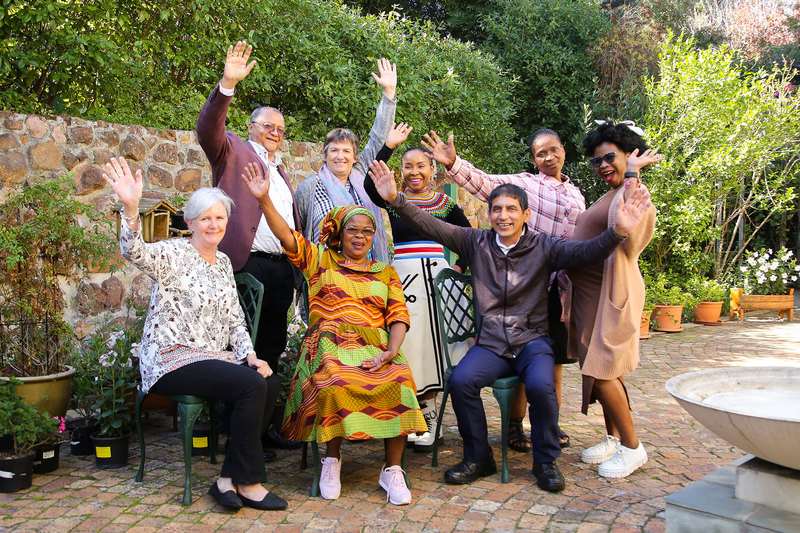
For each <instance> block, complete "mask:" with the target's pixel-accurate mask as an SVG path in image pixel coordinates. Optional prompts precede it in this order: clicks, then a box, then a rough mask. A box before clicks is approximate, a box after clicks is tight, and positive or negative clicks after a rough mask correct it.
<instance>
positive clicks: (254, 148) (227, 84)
mask: <svg viewBox="0 0 800 533" xmlns="http://www.w3.org/2000/svg"><path fill="white" fill-rule="evenodd" d="M251 51H252V46H247V45H246V43H245V42H243V41H239V42H238V43H236V46H235V47H233V46H231V47H229V48H228V54H227V60H226V61H225V71H224V74H223V75H222V79H221V80H220V82H219V84H218V85H217V86H216V87H215V88H214V90H213V91H212V92H211V95H210V96H209V97H208V100H207V101H206V104H205V106H204V107H203V110H202V111H201V112H200V116H199V117H198V119H197V140H198V142H199V143H200V146H201V147H202V148H203V151H204V152H205V154H206V157H208V160H209V162H210V163H211V175H212V183H213V185H214V186H215V187H219V188H221V189H223V190H224V191H225V192H226V193H228V195H229V196H230V197H231V198H233V201H234V202H235V207H234V209H233V210H232V212H231V216H230V220H229V221H228V230H227V232H226V233H225V237H224V238H223V239H222V242H221V243H220V245H219V249H220V251H222V252H224V253H225V254H226V255H227V256H228V257H230V259H231V263H232V265H233V270H234V271H235V272H249V273H250V274H252V275H253V276H255V278H256V279H257V280H259V281H260V282H261V283H263V284H264V300H263V303H262V305H261V319H260V321H259V326H258V338H257V339H256V342H255V351H256V354H257V355H258V357H259V359H263V360H265V361H266V362H267V363H269V366H270V368H272V370H273V371H274V372H277V370H278V357H279V356H280V354H281V353H282V352H283V351H284V349H285V347H286V313H287V311H288V310H289V306H290V305H291V303H292V297H293V295H294V287H295V274H294V267H292V265H291V264H290V263H289V261H288V260H287V259H286V255H285V254H284V253H283V250H282V248H281V245H280V242H279V241H278V239H277V238H275V235H273V234H272V231H270V229H269V225H267V223H266V221H265V220H264V216H263V215H262V213H261V208H260V207H259V205H258V202H257V201H256V200H255V199H254V198H253V196H252V195H251V194H250V192H249V191H248V190H247V186H246V185H245V184H244V182H243V181H242V178H241V175H242V172H243V171H244V168H245V166H246V165H247V163H250V162H254V163H256V164H258V165H259V166H261V169H262V171H263V172H264V175H266V176H269V179H270V184H271V187H270V198H272V201H273V203H274V204H275V206H276V207H277V208H278V211H279V212H280V213H281V215H282V216H283V217H284V219H286V222H287V223H288V224H289V226H290V227H292V228H293V229H297V230H300V229H301V228H300V221H299V217H298V214H297V210H296V208H295V206H294V200H293V196H294V191H293V189H292V185H291V183H290V181H289V178H288V176H287V175H286V172H285V171H284V169H283V166H282V165H281V158H280V155H278V154H277V151H278V148H279V147H280V145H281V142H282V141H283V137H284V135H285V133H286V131H285V128H286V126H285V123H284V120H283V114H281V112H280V111H278V110H277V109H275V108H272V107H259V108H257V109H256V110H254V111H253V114H252V115H251V116H250V124H249V125H248V126H247V130H248V131H249V132H250V135H249V138H248V140H247V141H246V142H244V141H242V140H241V139H240V138H239V137H238V136H237V135H236V134H235V133H233V132H230V131H228V132H226V131H225V118H226V116H227V113H228V107H229V106H230V104H231V100H232V99H233V94H234V92H235V87H236V84H237V83H238V82H240V81H241V80H243V79H244V78H245V77H246V76H247V75H248V74H249V73H250V71H251V70H252V69H253V67H254V66H255V63H256V62H255V60H253V61H250V62H249V63H248V59H249V57H250V52H251ZM271 434H272V433H271Z"/></svg>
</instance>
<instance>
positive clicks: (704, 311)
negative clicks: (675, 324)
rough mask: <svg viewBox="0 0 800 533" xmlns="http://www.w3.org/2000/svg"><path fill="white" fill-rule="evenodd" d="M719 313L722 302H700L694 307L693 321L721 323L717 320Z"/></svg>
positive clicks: (712, 324)
mask: <svg viewBox="0 0 800 533" xmlns="http://www.w3.org/2000/svg"><path fill="white" fill-rule="evenodd" d="M721 313H722V302H700V303H699V304H697V306H696V307H695V308H694V321H695V323H696V324H703V325H706V326H719V325H720V324H722V322H720V320H719V315H720V314H721Z"/></svg>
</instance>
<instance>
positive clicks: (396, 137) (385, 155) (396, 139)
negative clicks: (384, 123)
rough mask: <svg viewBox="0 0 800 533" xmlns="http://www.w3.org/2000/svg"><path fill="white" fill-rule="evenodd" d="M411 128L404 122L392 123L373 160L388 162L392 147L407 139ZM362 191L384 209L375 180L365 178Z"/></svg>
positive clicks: (384, 203)
mask: <svg viewBox="0 0 800 533" xmlns="http://www.w3.org/2000/svg"><path fill="white" fill-rule="evenodd" d="M413 129H414V128H412V127H411V126H409V125H408V123H406V122H401V123H400V124H394V125H392V131H390V132H389V137H388V138H387V139H386V142H385V143H384V145H383V147H382V148H381V149H380V150H379V151H378V153H377V154H376V155H375V161H383V162H384V163H388V162H389V158H390V157H392V153H393V152H394V149H395V148H396V147H397V146H398V145H400V144H402V143H404V142H405V141H406V139H408V135H409V134H410V133H411V131H412V130H413ZM364 191H365V192H366V193H367V196H369V199H370V200H371V201H372V203H373V204H375V205H377V206H378V207H380V208H381V209H386V202H384V201H383V198H381V195H380V194H378V190H377V189H375V182H373V181H372V180H368V179H365V180H364Z"/></svg>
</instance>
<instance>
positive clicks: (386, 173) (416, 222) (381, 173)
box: [369, 161, 477, 257]
mask: <svg viewBox="0 0 800 533" xmlns="http://www.w3.org/2000/svg"><path fill="white" fill-rule="evenodd" d="M369 175H370V177H371V178H372V180H373V181H374V182H375V188H376V189H377V190H378V193H379V194H380V195H381V198H383V199H384V200H385V201H386V203H387V204H388V205H390V206H391V208H392V210H393V211H394V212H396V213H397V214H398V215H399V216H400V218H402V219H403V220H404V221H405V222H406V224H408V225H409V227H411V228H412V229H413V230H414V231H417V232H419V233H422V234H423V235H427V236H428V237H429V238H431V239H432V240H434V241H436V242H438V243H440V244H443V245H444V246H446V247H448V248H450V249H451V250H453V251H454V252H456V253H457V254H458V255H459V256H465V257H471V256H472V243H473V240H472V239H471V237H470V234H471V232H473V231H477V230H474V229H473V228H471V227H469V228H462V227H459V226H453V225H452V224H448V223H447V222H445V221H444V220H440V219H438V218H436V217H435V216H433V215H431V214H430V213H426V212H425V211H423V210H422V209H420V208H419V207H417V206H415V205H414V204H413V203H411V202H409V201H408V200H406V198H405V196H403V195H402V194H398V193H397V183H396V182H395V180H394V172H392V171H391V170H389V167H387V166H386V163H384V162H383V161H373V162H372V165H370V170H369Z"/></svg>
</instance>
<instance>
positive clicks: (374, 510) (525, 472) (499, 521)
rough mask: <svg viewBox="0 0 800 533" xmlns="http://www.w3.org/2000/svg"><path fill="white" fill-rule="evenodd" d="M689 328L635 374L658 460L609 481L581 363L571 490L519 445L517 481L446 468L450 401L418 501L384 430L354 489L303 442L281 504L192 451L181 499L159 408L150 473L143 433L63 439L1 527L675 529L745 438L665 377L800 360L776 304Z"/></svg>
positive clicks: (657, 347)
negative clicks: (669, 388)
mask: <svg viewBox="0 0 800 533" xmlns="http://www.w3.org/2000/svg"><path fill="white" fill-rule="evenodd" d="M684 326H685V331H684V332H683V333H675V334H654V335H653V337H652V338H651V339H649V340H646V341H643V342H642V363H641V365H640V367H639V369H638V370H637V371H636V372H635V373H634V374H632V375H631V376H630V377H629V379H627V383H628V389H629V392H630V395H631V402H632V406H633V410H634V420H635V422H636V424H637V429H638V433H639V437H640V438H641V440H642V441H643V442H644V444H645V446H646V447H647V450H648V453H649V456H650V461H649V462H648V463H647V464H646V465H645V467H644V468H643V469H641V470H639V471H637V472H635V473H634V474H633V475H631V476H630V477H628V478H625V479H621V480H614V481H609V480H606V479H603V478H600V477H599V476H598V475H597V467H596V466H591V465H586V464H583V463H581V462H580V459H579V458H580V452H581V450H582V449H583V448H584V447H585V446H591V445H593V444H596V442H597V441H598V439H599V437H600V436H601V435H602V417H601V416H600V414H599V413H600V411H599V407H597V406H592V407H591V408H590V411H589V413H590V416H583V415H581V414H580V412H579V403H580V402H579V392H578V391H579V384H580V378H579V374H578V373H577V371H576V368H575V367H568V368H567V369H566V370H565V373H564V400H565V405H564V406H563V408H562V411H561V426H562V428H563V429H564V430H565V431H566V432H567V433H568V434H569V435H570V436H571V438H572V447H570V448H566V449H565V450H564V451H565V453H564V455H563V456H562V458H561V459H560V465H561V469H562V471H563V473H564V475H565V477H566V480H567V488H566V490H565V491H564V492H563V493H560V494H550V493H546V492H543V491H541V490H539V489H538V488H537V487H536V485H535V481H534V478H533V477H532V476H531V474H530V468H531V457H530V456H529V455H525V454H520V453H517V452H513V451H512V452H509V453H510V468H511V476H512V481H511V483H508V484H503V483H501V482H500V476H499V474H497V475H494V476H491V477H488V478H484V479H483V480H481V481H479V482H476V483H473V484H472V485H470V486H465V487H454V486H449V485H445V484H444V482H443V481H442V474H443V471H444V469H445V468H447V467H448V466H450V465H452V464H455V463H456V462H458V461H459V460H460V453H461V452H460V449H461V448H460V438H459V437H458V433H457V431H456V429H455V417H454V416H453V415H452V411H450V410H448V414H447V415H446V416H445V423H446V425H447V426H448V430H447V432H446V434H445V445H444V449H443V452H442V453H440V466H439V467H437V468H432V467H431V466H430V454H417V453H413V452H410V451H409V453H408V454H407V456H406V462H407V467H408V468H407V470H408V473H409V476H410V478H411V481H412V484H413V487H412V494H413V496H414V501H413V503H412V504H411V505H409V506H405V507H395V506H393V505H391V504H387V503H386V502H385V493H384V492H383V490H382V489H380V488H379V487H378V483H377V478H378V471H379V468H380V466H381V464H382V450H383V448H382V446H381V445H380V444H379V443H375V442H370V443H366V444H353V445H345V446H344V447H343V450H342V453H343V469H342V496H341V498H339V499H338V500H336V501H325V500H322V499H321V498H311V497H310V496H309V495H308V488H309V486H310V483H311V472H312V470H311V469H308V470H305V471H300V469H299V463H300V451H299V450H297V451H279V457H278V459H277V460H276V461H274V462H271V463H268V465H267V466H268V482H267V486H268V488H269V489H270V490H274V491H275V492H276V493H277V494H279V495H281V496H282V497H284V498H285V499H287V500H288V501H289V508H288V510H286V511H281V512H261V511H255V510H253V509H247V508H245V509H242V510H241V511H238V512H236V513H229V512H225V511H222V510H221V509H220V508H219V507H218V506H216V505H215V503H214V502H213V500H212V499H211V497H210V496H208V495H207V494H206V490H207V488H208V485H209V483H210V481H211V480H212V479H214V478H215V476H216V475H217V473H218V471H219V470H218V466H216V465H211V464H209V463H208V461H207V460H205V459H197V460H196V461H195V463H194V474H195V480H194V490H193V492H194V503H193V504H192V505H191V506H189V507H182V506H181V505H180V497H181V495H182V492H183V488H182V484H183V462H182V459H181V457H182V453H181V449H180V441H179V439H178V436H177V434H175V433H173V432H172V427H171V426H172V425H171V420H170V419H168V418H166V417H162V416H156V417H153V418H151V419H150V420H149V426H148V429H147V433H148V439H149V445H148V466H147V472H146V476H145V481H144V482H143V483H136V482H135V481H133V477H134V475H135V473H136V468H137V466H138V447H136V446H132V447H131V460H130V463H129V465H128V466H127V467H126V468H122V469H119V470H105V471H101V470H98V469H96V468H95V467H94V462H93V459H92V458H81V457H71V456H70V455H69V451H68V447H65V448H64V449H63V453H62V459H61V467H60V468H59V469H58V470H57V471H56V472H53V473H52V474H47V475H37V476H35V477H34V480H33V487H32V488H31V489H30V490H27V491H24V492H21V493H16V494H1V495H0V531H20V532H21V531H58V532H63V531H104V532H112V531H134V532H142V533H144V532H150V531H271V530H274V531H300V530H304V529H311V530H337V531H369V532H373V531H480V530H488V531H511V530H519V529H521V530H531V531H559V532H560V531H577V532H580V533H590V532H591V533H593V532H606V531H613V532H619V533H622V532H628V531H631V532H634V531H647V532H659V531H663V530H664V527H665V524H664V496H665V495H667V494H670V493H672V492H674V491H676V490H678V489H680V488H682V487H684V486H686V485H688V484H690V483H691V482H693V481H695V480H697V479H699V478H701V477H703V476H704V475H705V474H707V473H709V472H712V471H714V470H716V469H717V468H719V467H721V466H724V465H727V464H728V463H730V462H731V461H732V460H734V459H736V458H738V457H740V456H741V455H742V454H743V452H741V451H739V450H738V449H736V448H733V447H731V446H730V445H728V444H726V443H725V442H724V441H722V440H720V439H719V438H717V437H716V436H714V435H713V434H711V433H710V432H709V431H707V430H706V429H705V428H704V427H703V426H701V425H700V424H699V423H697V422H695V421H694V419H692V418H691V417H690V416H689V415H688V414H686V413H685V412H684V411H683V410H682V409H681V408H680V407H679V406H678V404H677V403H676V402H675V401H673V400H672V398H671V397H670V396H669V395H668V394H667V392H666V390H665V389H664V383H665V382H666V380H667V379H669V378H670V377H672V376H674V375H676V374H680V373H683V372H688V371H692V370H697V369H704V368H713V367H718V366H726V365H734V366H744V365H766V364H776V363H777V364H792V365H800V342H798V339H800V323H797V322H796V323H791V324H789V323H786V322H780V321H777V320H776V319H775V317H774V313H773V314H768V313H763V314H753V315H752V317H750V315H748V319H747V321H746V322H745V323H743V324H740V323H738V322H724V323H723V325H722V326H719V327H706V326H694V325H684ZM485 398H486V402H487V413H488V415H489V417H490V436H491V437H492V439H493V441H494V444H495V457H496V458H498V459H499V457H500V449H499V444H498V442H497V441H498V438H499V437H498V435H499V429H498V425H499V411H498V410H497V408H496V404H495V402H494V399H493V398H492V397H491V393H490V392H488V391H487V392H486V394H485Z"/></svg>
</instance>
